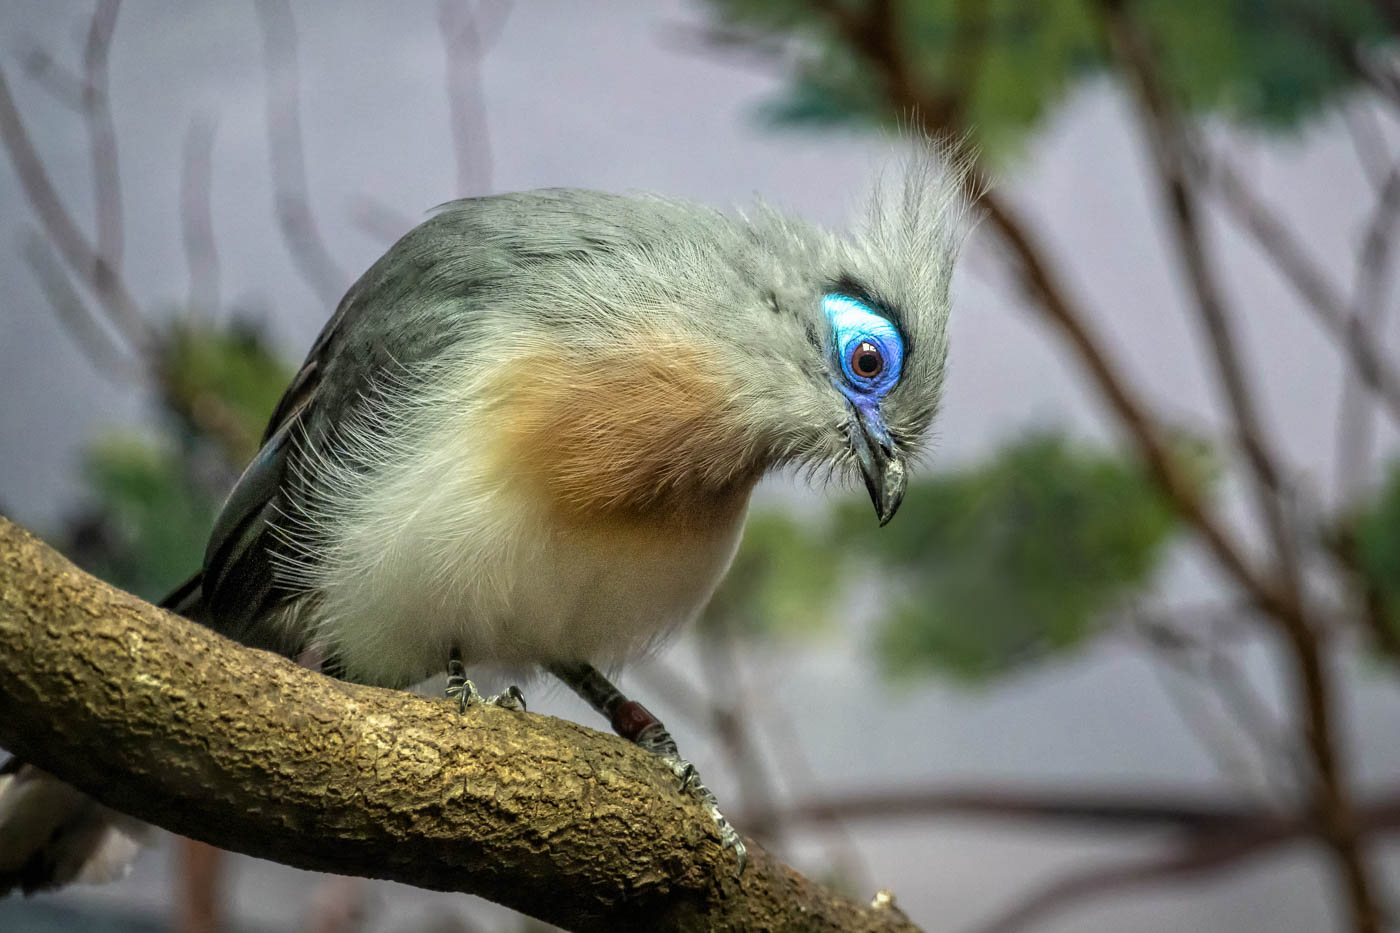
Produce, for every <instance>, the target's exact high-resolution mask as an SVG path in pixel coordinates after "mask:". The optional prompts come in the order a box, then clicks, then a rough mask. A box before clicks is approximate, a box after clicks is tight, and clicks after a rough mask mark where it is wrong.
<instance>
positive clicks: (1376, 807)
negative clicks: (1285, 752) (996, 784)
mask: <svg viewBox="0 0 1400 933" xmlns="http://www.w3.org/2000/svg"><path fill="white" fill-rule="evenodd" d="M1361 809H1362V810H1364V811H1365V812H1366V813H1368V814H1375V813H1384V814H1391V816H1389V817H1387V819H1391V820H1392V823H1391V824H1386V825H1388V826H1390V828H1393V829H1396V830H1400V791H1396V792H1394V793H1392V794H1390V795H1389V796H1382V797H1378V798H1375V799H1374V800H1372V801H1371V802H1369V803H1367V804H1365V805H1364V806H1363V807H1362V808H1361ZM745 816H746V817H747V816H749V814H745ZM781 816H782V818H783V819H784V820H788V821H790V822H791V823H792V824H793V825H821V824H825V823H830V822H832V821H835V820H859V821H867V822H879V821H885V820H900V821H908V820H911V819H958V820H965V819H971V820H992V821H1004V822H1010V823H1015V824H1016V825H1017V826H1023V827H1026V828H1029V824H1032V823H1048V824H1060V825H1063V826H1064V827H1065V828H1067V829H1075V830H1085V831H1089V830H1093V831H1100V830H1113V831H1122V832H1141V831H1143V830H1148V829H1171V830H1178V831H1180V832H1181V833H1182V834H1183V836H1182V838H1183V839H1185V840H1188V841H1189V840H1197V839H1205V838H1212V837H1215V836H1220V835H1226V834H1230V833H1238V834H1241V835H1248V834H1250V833H1252V832H1255V831H1257V830H1258V829H1259V828H1260V827H1263V826H1274V825H1286V826H1288V827H1292V829H1290V832H1297V833H1305V832H1309V833H1311V832H1316V825H1315V823H1314V822H1313V821H1312V819H1311V818H1310V817H1309V816H1308V815H1307V814H1287V813H1280V812H1279V810H1278V809H1277V808H1275V807H1272V806H1262V805H1260V804H1258V803H1255V802H1252V801H1248V800H1241V799H1239V798H1237V797H1223V796H1220V795H1217V794H1206V793H1199V792H1191V791H1179V790H1171V789H1157V790H1153V789H1144V788H1141V787H1133V788H1131V789H1125V788H1114V787H1097V788H1084V787H1083V786H1080V785H1076V786H1074V787H1072V788H1071V787H1063V788H1056V787H1037V788H1033V789H1020V790H1015V789H988V788H986V787H945V788H902V789H900V788H895V789H882V790H861V791H856V792H853V793H847V794H832V795H828V796H825V797H821V798H817V799H813V800H805V801H802V802H799V803H795V804H793V805H791V806H788V807H785V808H783V810H782V811H781Z"/></svg>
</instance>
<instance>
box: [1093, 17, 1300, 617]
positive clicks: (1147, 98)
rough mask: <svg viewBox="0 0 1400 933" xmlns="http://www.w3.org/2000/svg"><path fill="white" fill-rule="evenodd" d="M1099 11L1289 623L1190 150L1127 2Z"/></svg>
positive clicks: (1263, 464) (1272, 500)
mask: <svg viewBox="0 0 1400 933" xmlns="http://www.w3.org/2000/svg"><path fill="white" fill-rule="evenodd" d="M1102 7H1103V11H1104V13H1105V20H1106V24H1107V27H1108V33H1109V40H1110V42H1109V44H1110V46H1111V47H1112V48H1113V50H1114V52H1115V54H1116V56H1117V58H1118V60H1119V65H1120V67H1121V68H1122V70H1123V71H1124V72H1125V73H1126V74H1127V75H1128V76H1129V77H1130V78H1131V79H1132V85H1133V87H1134V88H1135V89H1136V91H1137V95H1138V99H1139V103H1140V106H1139V107H1138V113H1139V114H1140V115H1141V117H1142V123H1143V133H1144V136H1145V137H1146V138H1147V142H1148V148H1149V150H1150V152H1151V156H1152V162H1153V164H1154V165H1155V166H1156V170H1157V176H1158V181H1159V183H1160V186H1161V189H1162V198H1163V201H1164V202H1165V205H1166V207H1167V215H1168V218H1169V221H1170V223H1171V229H1172V231H1173V234H1174V235H1175V239H1176V245H1177V250H1178V252H1179V253H1180V255H1181V259H1182V261H1183V263H1184V265H1185V267H1186V273H1187V279H1188V280H1189V282H1190V283H1191V288H1192V291H1193V292H1194V294H1195V298H1196V301H1195V307H1196V311H1197V314H1198V316H1199V318H1200V321H1201V326H1202V328H1203V330H1204V331H1205V334H1206V336H1207V339H1208V343H1209V346H1210V349H1211V353H1212V356H1213V357H1214V359H1215V371H1216V377H1217V378H1218V379H1219V381H1220V384H1221V387H1222V389H1223V391H1224V393H1225V398H1226V401H1227V403H1228V405H1229V409H1230V413H1231V417H1232V419H1233V421H1234V424H1235V433H1236V435H1237V436H1238V438H1239V441H1240V445H1241V448H1242V450H1243V451H1244V454H1245V460H1246V462H1247V463H1248V465H1249V472H1250V476H1251V480H1252V486H1253V489H1254V495H1255V501H1256V506H1257V508H1258V510H1259V514H1260V517H1261V518H1262V520H1263V524H1264V527H1265V529H1267V531H1268V534H1269V537H1270V539H1271V543H1272V545H1273V550H1274V556H1275V559H1276V560H1277V561H1278V569H1277V574H1276V582H1277V586H1278V588H1279V589H1280V591H1281V592H1282V594H1283V595H1284V597H1285V598H1286V599H1287V600H1288V601H1289V602H1290V603H1292V604H1293V606H1292V607H1290V612H1289V613H1288V614H1287V617H1286V619H1287V620H1292V619H1294V618H1295V617H1298V616H1300V615H1301V614H1302V612H1303V606H1302V596H1301V594H1300V592H1299V591H1298V588H1297V583H1298V581H1299V579H1300V575H1299V558H1298V552H1297V542H1296V538H1295V534H1294V531H1293V528H1292V527H1291V524H1290V522H1289V518H1288V514H1287V510H1286V507H1285V503H1284V496H1285V490H1284V488H1283V480H1282V478H1281V476H1280V466H1279V464H1280V463H1281V460H1280V458H1279V457H1278V454H1277V452H1276V451H1275V450H1274V449H1273V445H1272V444H1271V443H1270V442H1269V440H1268V439H1267V437H1266V435H1265V430H1264V423H1263V418H1262V416H1261V414H1260V411H1259V405H1258V402H1257V401H1256V400H1255V398H1254V392H1253V389H1252V388H1251V386H1250V383H1249V380H1248V378H1247V377H1246V375H1245V371H1244V363H1243V361H1242V358H1241V355H1240V350H1239V338H1238V336H1237V335H1236V334H1235V323H1234V320H1233V317H1234V316H1233V315H1232V314H1231V312H1230V310H1229V308H1228V307H1227V306H1226V303H1225V298H1224V293H1223V290H1222V289H1221V287H1220V284H1219V282H1218V280H1217V276H1216V272H1215V269H1214V268H1213V266H1212V264H1211V261H1210V254H1209V251H1208V249H1207V246H1206V242H1205V237H1206V234H1205V231H1204V230H1203V229H1202V225H1201V221H1200V217H1199V206H1198V204H1197V199H1196V192H1195V190H1194V188H1193V186H1192V184H1191V181H1190V177H1189V174H1188V165H1189V163H1190V156H1189V154H1188V153H1189V151H1190V149H1191V148H1192V147H1191V144H1190V142H1189V140H1188V138H1187V135H1186V134H1187V131H1186V129H1185V127H1184V126H1183V125H1182V122H1181V119H1180V116H1179V115H1178V114H1177V112H1176V108H1175V106H1174V104H1173V102H1172V100H1171V97H1170V95H1169V94H1168V93H1167V90H1166V88H1165V86H1164V85H1163V82H1162V79H1161V75H1160V72H1159V71H1158V69H1157V65H1156V62H1155V61H1154V60H1153V54H1154V53H1153V50H1152V49H1151V48H1150V47H1149V45H1148V40H1147V37H1146V36H1145V35H1143V34H1142V32H1141V31H1140V30H1139V29H1138V28H1137V26H1136V24H1135V23H1134V22H1133V21H1132V20H1131V19H1130V18H1129V17H1128V16H1127V15H1126V12H1125V10H1124V7H1123V3H1122V0H1103V3H1102ZM1289 624H1304V620H1303V619H1301V618H1297V620H1296V622H1293V621H1289Z"/></svg>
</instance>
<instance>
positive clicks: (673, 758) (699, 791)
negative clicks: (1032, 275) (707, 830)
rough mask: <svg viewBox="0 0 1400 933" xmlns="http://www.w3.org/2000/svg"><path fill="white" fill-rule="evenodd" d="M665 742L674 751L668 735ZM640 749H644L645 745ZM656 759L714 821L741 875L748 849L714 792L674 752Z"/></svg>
mask: <svg viewBox="0 0 1400 933" xmlns="http://www.w3.org/2000/svg"><path fill="white" fill-rule="evenodd" d="M666 740H667V741H666V743H665V744H669V745H670V747H671V748H672V749H674V748H675V742H674V741H670V736H669V735H668V736H666ZM638 744H641V743H640V742H639V743H638ZM642 747H643V748H646V746H645V745H643V746H642ZM648 750H649V749H648ZM656 757H658V758H660V759H661V760H662V761H663V762H664V763H665V764H666V766H667V767H669V768H670V769H671V773H672V774H674V775H675V776H676V778H677V779H678V780H679V781H680V789H681V793H686V792H689V793H692V794H694V795H695V796H696V797H698V798H699V799H700V803H701V804H702V805H703V806H704V807H705V812H706V813H708V814H710V819H712V820H714V821H715V829H717V830H718V831H719V842H720V845H721V846H722V847H724V848H726V849H731V850H733V852H734V859H735V861H736V862H737V866H736V868H735V876H736V877H738V876H739V875H742V874H743V873H744V868H745V867H747V866H748V864H749V852H748V848H747V847H746V846H745V845H744V840H742V839H740V838H739V833H738V831H736V830H735V829H734V827H733V826H731V825H730V823H729V820H727V819H725V817H724V814H723V813H721V812H720V809H719V801H718V800H717V799H716V798H715V795H714V791H712V790H710V789H709V788H708V787H706V786H705V784H704V782H703V781H701V780H700V772H699V771H698V770H696V768H695V766H694V765H693V764H691V763H690V762H688V761H686V760H685V759H684V758H682V757H681V756H680V755H678V754H676V753H675V752H674V751H671V752H669V753H663V754H658V755H657V756H656Z"/></svg>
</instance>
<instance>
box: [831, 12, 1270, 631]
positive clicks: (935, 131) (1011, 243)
mask: <svg viewBox="0 0 1400 933" xmlns="http://www.w3.org/2000/svg"><path fill="white" fill-rule="evenodd" d="M813 5H814V6H815V7H816V8H817V9H818V10H819V11H820V12H822V13H823V14H824V15H825V16H827V18H828V19H829V20H830V22H831V25H832V27H833V28H834V29H835V30H836V32H837V34H838V35H839V36H840V37H841V38H842V39H844V40H845V41H846V42H847V43H849V44H850V46H851V48H852V50H853V51H855V52H856V53H858V54H859V55H861V56H862V57H863V58H865V59H866V60H867V61H868V62H869V63H870V65H871V67H872V68H874V69H876V71H877V73H878V74H880V75H882V77H881V80H882V82H883V84H884V85H885V87H886V88H887V93H888V100H889V104H890V107H891V109H892V110H894V111H897V112H907V113H909V114H911V120H912V121H913V122H914V124H915V125H916V126H918V127H919V128H920V129H922V130H923V131H924V132H925V133H926V134H927V135H929V136H930V137H932V138H941V139H947V140H949V141H950V142H952V143H953V144H954V145H955V146H956V148H957V149H958V150H959V151H960V153H961V154H962V156H963V157H964V159H965V160H966V162H967V164H968V165H969V166H970V167H971V170H969V171H968V172H967V173H966V175H965V185H966V193H967V196H968V198H969V199H970V200H972V201H974V202H976V204H977V205H978V206H979V207H981V208H982V211H983V217H984V220H985V221H986V224H987V226H988V227H989V228H990V229H991V232H992V233H994V234H995V235H996V236H997V237H998V238H999V240H1000V241H1001V243H1002V245H1004V246H1005V247H1006V248H1007V250H1008V251H1009V252H1010V253H1011V255H1012V256H1013V257H1014V260H1013V262H1012V266H1013V272H1014V274H1015V275H1016V276H1017V277H1018V278H1019V280H1020V284H1021V286H1022V287H1023V288H1024V289H1025V291H1026V293H1027V295H1028V296H1029V297H1030V298H1031V299H1032V301H1034V302H1035V307H1036V309H1037V310H1038V311H1039V312H1040V314H1041V316H1042V317H1043V318H1044V319H1045V320H1046V321H1047V322H1048V323H1049V324H1051V325H1052V326H1053V327H1054V328H1055V329H1056V330H1057V331H1058V332H1059V333H1060V335H1061V337H1062V338H1064V340H1065V341H1066V342H1067V344H1068V345H1069V348H1070V350H1071V352H1072V353H1073V354H1074V355H1075V357H1076V358H1077V359H1078V361H1079V363H1080V365H1082V366H1083V367H1084V369H1085V371H1086V372H1087V373H1088V375H1089V377H1090V379H1091V380H1092V381H1093V383H1094V385H1095V386H1096V387H1097V389H1098V391H1099V394H1100V395H1101V396H1102V398H1103V400H1104V402H1105V403H1107V405H1108V407H1109V408H1110V410H1112V412H1113V413H1114V415H1115V416H1117V418H1118V420H1119V422H1120V423H1121V424H1122V426H1123V427H1124V428H1125V429H1126V430H1127V432H1128V434H1129V436H1130V437H1131V439H1132V440H1133V442H1134V443H1135V445H1136V446H1137V449H1138V453H1139V455H1140V456H1141V457H1142V459H1143V461H1144V462H1145V464H1146V465H1147V468H1148V470H1149V471H1150V472H1151V474H1152V476H1153V479H1155V480H1156V482H1157V483H1158V485H1160V486H1161V487H1162V491H1163V492H1164V493H1165V494H1166V497H1167V501H1168V502H1170V503H1171V504H1172V506H1173V508H1175V510H1176V512H1177V514H1179V515H1180V516H1181V517H1182V519H1183V520H1184V521H1185V522H1186V523H1187V524H1188V525H1190V526H1191V527H1192V528H1193V529H1194V530H1195V531H1196V533H1197V534H1198V535H1200V537H1201V539H1202V541H1203V542H1204V544H1205V545H1206V548H1207V550H1208V551H1209V552H1210V553H1211V555H1212V556H1213V557H1214V558H1215V560H1216V562H1217V563H1219V564H1220V566H1221V567H1222V568H1223V569H1224V570H1225V571H1226V572H1227V573H1229V574H1230V576H1231V577H1233V578H1234V580H1235V581H1236V582H1237V583H1239V585H1240V586H1241V588H1242V589H1243V590H1244V591H1245V592H1246V593H1248V594H1249V596H1250V599H1251V600H1252V601H1253V602H1254V603H1255V604H1256V605H1257V606H1258V607H1259V608H1260V609H1261V610H1263V611H1264V612H1267V613H1269V614H1271V615H1272V614H1276V613H1278V612H1287V611H1288V602H1287V600H1286V598H1285V597H1284V596H1283V595H1282V594H1280V593H1279V592H1278V591H1277V589H1276V587H1275V586H1274V585H1273V582H1272V581H1270V580H1268V579H1266V578H1264V577H1263V576H1262V575H1261V574H1260V573H1259V572H1258V570H1257V569H1256V568H1255V567H1254V566H1253V565H1252V563H1251V561H1250V560H1249V558H1248V557H1247V556H1246V555H1245V553H1244V551H1243V549H1242V547H1241V544H1240V542H1239V541H1238V540H1236V538H1235V536H1233V535H1232V534H1231V532H1230V530H1229V529H1228V528H1227V526H1225V525H1224V524H1223V522H1222V521H1221V520H1220V518H1219V517H1218V516H1216V515H1215V514H1214V513H1213V512H1212V511H1211V510H1210V508H1209V507H1208V506H1207V504H1206V503H1205V501H1204V500H1203V499H1202V498H1201V494H1200V490H1199V488H1198V485H1197V484H1196V483H1195V482H1194V481H1193V480H1192V478H1191V477H1190V476H1189V475H1188V474H1187V472H1186V470H1184V469H1183V467H1182V465H1181V464H1180V463H1179V462H1178V461H1177V459H1176V458H1175V457H1174V456H1173V454H1172V452H1171V450H1170V448H1169V447H1168V446H1167V443H1166V440H1165V437H1164V433H1163V430H1162V427H1161V425H1160V423H1159V421H1158V419H1157V418H1155V417H1154V416H1153V414H1152V412H1151V411H1150V410H1149V408H1148V407H1147V405H1146V404H1145V403H1144V402H1143V401H1142V399H1141V398H1140V397H1139V396H1138V394H1137V391H1136V389H1135V388H1134V387H1133V386H1132V384H1131V383H1130V382H1129V381H1128V379H1127V377H1126V376H1125V375H1124V374H1123V373H1122V372H1121V371H1120V370H1119V368H1118V367H1117V365H1115V364H1114V362H1113V360H1112V358H1111V357H1110V355H1109V353H1108V351H1107V349H1106V348H1105V346H1104V342H1103V339H1102V338H1101V337H1100V336H1099V335H1098V334H1097V333H1095V331H1094V328H1093V326H1092V325H1091V324H1090V318H1089V314H1088V313H1087V310H1086V309H1085V308H1084V307H1083V306H1082V305H1081V304H1080V303H1079V302H1078V301H1077V300H1076V298H1075V296H1074V295H1073V294H1072V293H1071V292H1070V290H1069V288H1068V286H1067V285H1066V284H1065V282H1064V281H1063V280H1062V279H1061V277H1060V276H1059V275H1057V274H1056V271H1055V268H1054V266H1053V265H1052V263H1051V261H1050V259H1049V257H1048V255H1047V252H1046V250H1045V248H1044V246H1043V244H1042V243H1041V242H1040V240H1039V238H1038V237H1037V236H1036V235H1035V232H1034V230H1033V229H1032V227H1031V225H1030V224H1029V223H1028V222H1027V221H1026V220H1025V218H1024V217H1022V216H1021V215H1020V214H1019V213H1018V212H1017V211H1016V209H1015V207H1014V206H1013V205H1012V204H1011V203H1010V202H1009V201H1007V200H1006V199H1005V198H1004V197H1003V196H1002V194H1001V193H1000V192H998V191H997V190H996V188H995V187H994V186H993V185H992V184H991V182H990V181H989V179H988V177H987V175H986V173H985V172H984V171H982V170H980V168H978V167H976V166H975V165H974V162H973V159H972V156H971V154H970V153H968V152H967V151H966V146H965V145H962V144H961V143H960V142H959V141H962V140H965V139H966V134H965V132H964V128H963V127H961V126H959V125H958V124H957V123H956V122H954V121H953V120H951V119H950V117H951V116H952V115H954V114H955V113H956V111H957V106H956V104H954V103H952V102H950V101H948V100H946V99H945V98H944V97H943V96H941V95H938V94H937V93H933V92H929V93H924V92H923V90H922V89H920V88H919V87H918V86H917V84H916V82H915V81H914V78H913V75H912V73H911V71H910V68H909V65H908V63H907V62H906V61H905V60H904V57H903V53H902V51H901V50H900V48H899V44H898V42H897V41H895V40H894V39H892V38H891V37H890V36H889V34H888V24H889V23H891V22H893V13H892V12H891V10H890V4H889V3H887V2H882V3H878V4H875V6H874V8H873V9H872V11H871V12H870V13H869V14H868V17H866V18H862V17H860V16H859V15H858V14H857V13H855V12H853V11H852V10H851V9H849V8H848V7H847V6H846V5H844V4H840V3H834V2H831V0H814V4H813Z"/></svg>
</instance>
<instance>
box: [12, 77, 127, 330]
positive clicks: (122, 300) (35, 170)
mask: <svg viewBox="0 0 1400 933" xmlns="http://www.w3.org/2000/svg"><path fill="white" fill-rule="evenodd" d="M0 141H2V142H3V143H4V144H5V149H6V151H7V152H8V153H9V156H10V164H11V165H13V166H14V169H15V174H16V175H18V176H19V181H20V186H21V187H22V188H23V189H24V194H25V197H26V198H27V199H28V200H29V205H30V207H32V208H33V209H34V213H35V214H36V215H37V216H38V218H39V222H40V225H41V226H42V227H43V230H44V233H45V235H46V236H48V238H49V240H50V241H51V242H52V243H53V245H54V246H55V247H56V248H57V250H58V252H59V254H60V255H61V256H62V257H63V259H64V261H65V262H66V263H67V264H68V267H69V268H70V269H71V270H72V271H73V273H74V275H75V276H77V277H78V279H79V281H81V282H82V283H83V284H84V286H86V287H87V288H88V289H89V290H90V291H91V292H92V293H93V295H94V297H96V298H97V300H98V303H99V305H100V306H101V307H102V309H103V310H104V312H106V314H107V317H108V319H109V320H110V322H111V323H112V325H113V326H114V327H115V328H116V330H117V331H118V333H120V334H121V335H122V337H123V339H124V340H125V341H126V342H127V344H128V345H129V346H130V347H131V348H132V349H133V350H134V351H137V352H139V353H145V352H146V351H147V350H148V348H149V347H150V345H151V343H152V341H153V338H154V335H153V334H152V332H151V327H150V325H149V324H148V323H147V321H146V319H145V318H144V317H143V316H142V314H141V310H140V308H139V306H138V305H137V304H136V300H135V299H134V298H133V297H132V296H131V293H130V292H129V291H128V290H127V287H126V284H125V283H124V282H123V281H122V279H121V276H120V275H119V274H117V272H116V270H114V269H112V268H111V267H110V266H109V265H108V264H107V260H106V258H105V257H103V256H102V255H101V254H100V253H98V252H96V251H95V250H94V249H93V247H92V246H91V245H90V244H89V242H88V240H87V238H86V237H85V236H84V235H83V232H82V231H81V230H80V229H79V228H78V225H77V223H76V222H75V221H74V220H73V215H72V214H71V213H70V212H69V210H68V207H67V206H66V205H65V204H64V202H63V199H62V198H61V197H59V194H58V190H57V189H56V188H55V187H54V185H53V182H52V181H51V180H50V178H49V174H48V171H47V170H46V169H45V168H44V163H43V161H42V160H41V159H40V158H39V154H38V153H37V152H36V151H35V149H34V144H33V142H32V141H31V139H30V138H29V132H28V130H27V129H26V128H25V126H24V121H23V119H22V118H21V117H20V114H19V110H18V108H16V106H15V100H14V97H13V96H12V95H11V94H10V85H9V82H8V81H6V79H5V75H4V72H3V70H0Z"/></svg>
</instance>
